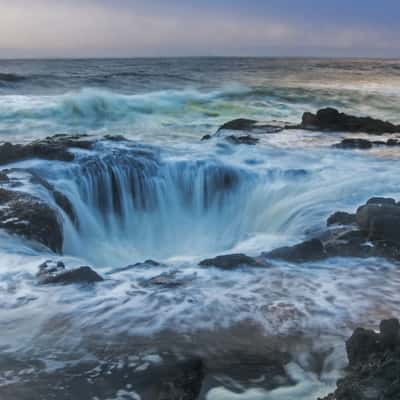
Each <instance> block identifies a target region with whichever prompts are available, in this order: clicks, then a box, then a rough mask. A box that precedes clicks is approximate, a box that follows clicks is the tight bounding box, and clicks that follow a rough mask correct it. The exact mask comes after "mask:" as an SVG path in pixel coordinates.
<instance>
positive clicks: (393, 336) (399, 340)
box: [379, 319, 400, 349]
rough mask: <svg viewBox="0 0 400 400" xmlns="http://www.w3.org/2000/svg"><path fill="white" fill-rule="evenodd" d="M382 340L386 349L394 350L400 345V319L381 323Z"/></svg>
mask: <svg viewBox="0 0 400 400" xmlns="http://www.w3.org/2000/svg"><path fill="white" fill-rule="evenodd" d="M379 329H380V331H381V336H380V340H381V342H382V345H383V347H384V348H389V349H394V348H395V347H396V346H397V345H398V344H400V323H399V320H398V319H387V320H384V321H382V322H381V323H380V326H379Z"/></svg>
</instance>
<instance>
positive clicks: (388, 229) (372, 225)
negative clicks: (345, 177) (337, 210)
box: [356, 200, 400, 243]
mask: <svg viewBox="0 0 400 400" xmlns="http://www.w3.org/2000/svg"><path fill="white" fill-rule="evenodd" d="M356 221H357V224H358V226H359V227H360V229H361V230H362V231H364V232H365V233H366V234H367V235H368V237H369V238H370V239H372V240H386V241H394V242H398V243H400V207H399V206H397V205H392V203H390V200H389V203H387V202H386V203H383V204H382V203H381V204H377V203H376V202H375V203H372V204H371V203H370V204H367V205H365V206H362V207H360V208H359V209H358V210H357V214H356Z"/></svg>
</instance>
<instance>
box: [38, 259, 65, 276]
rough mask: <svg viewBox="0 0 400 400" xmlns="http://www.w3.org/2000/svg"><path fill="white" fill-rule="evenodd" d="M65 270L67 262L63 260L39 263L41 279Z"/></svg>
mask: <svg viewBox="0 0 400 400" xmlns="http://www.w3.org/2000/svg"><path fill="white" fill-rule="evenodd" d="M64 271H65V264H64V263H63V262H62V261H53V260H47V261H45V262H44V263H42V264H40V265H39V272H38V273H37V277H38V278H40V279H44V278H48V277H50V276H55V275H57V274H59V273H61V272H64Z"/></svg>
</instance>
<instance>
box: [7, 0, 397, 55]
mask: <svg viewBox="0 0 400 400" xmlns="http://www.w3.org/2000/svg"><path fill="white" fill-rule="evenodd" d="M399 21H400V1H399V0H380V1H377V0H197V1H195V0H0V58H25V57H27V58H43V57H148V56H150V57H159V56H323V57H330V56H335V57H336V56H344V57H389V58H396V57H400V23H399Z"/></svg>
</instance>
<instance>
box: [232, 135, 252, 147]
mask: <svg viewBox="0 0 400 400" xmlns="http://www.w3.org/2000/svg"><path fill="white" fill-rule="evenodd" d="M225 139H226V140H227V141H228V142H229V143H232V144H247V145H255V144H257V143H258V142H259V139H257V138H255V137H253V136H251V135H246V136H235V135H231V136H227V137H226V138H225Z"/></svg>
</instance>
